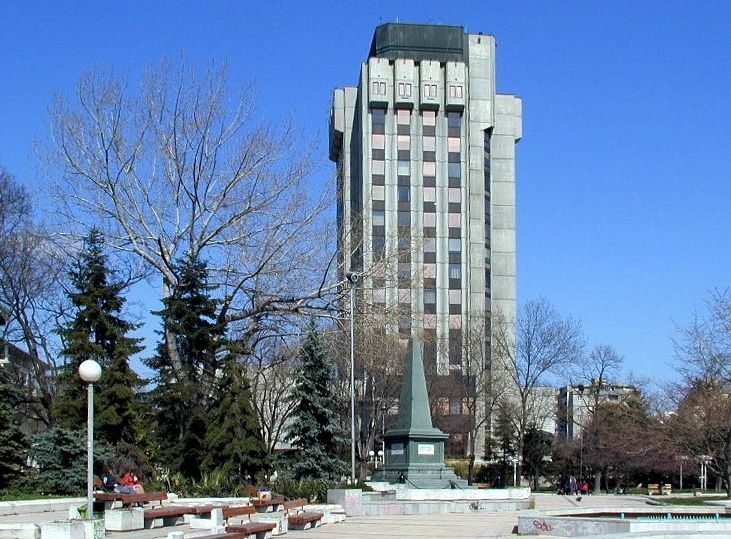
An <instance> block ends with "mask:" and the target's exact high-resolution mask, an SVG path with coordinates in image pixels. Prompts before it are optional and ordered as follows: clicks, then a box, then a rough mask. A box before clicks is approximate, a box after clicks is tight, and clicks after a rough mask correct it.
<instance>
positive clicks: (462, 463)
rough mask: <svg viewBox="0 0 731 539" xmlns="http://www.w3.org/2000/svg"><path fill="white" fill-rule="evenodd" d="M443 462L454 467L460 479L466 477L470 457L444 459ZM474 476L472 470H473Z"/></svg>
mask: <svg viewBox="0 0 731 539" xmlns="http://www.w3.org/2000/svg"><path fill="white" fill-rule="evenodd" d="M444 464H446V465H447V466H449V467H450V468H453V469H454V473H455V474H456V475H457V477H459V478H460V479H467V477H468V475H469V469H470V459H454V458H453V459H444ZM473 476H474V470H473Z"/></svg>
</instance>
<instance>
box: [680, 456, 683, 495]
mask: <svg viewBox="0 0 731 539" xmlns="http://www.w3.org/2000/svg"><path fill="white" fill-rule="evenodd" d="M680 490H683V459H680Z"/></svg>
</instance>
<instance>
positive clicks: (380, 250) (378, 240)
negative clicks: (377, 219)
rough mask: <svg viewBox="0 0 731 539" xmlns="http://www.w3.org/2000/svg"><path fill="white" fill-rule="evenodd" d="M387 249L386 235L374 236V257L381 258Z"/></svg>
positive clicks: (375, 258)
mask: <svg viewBox="0 0 731 539" xmlns="http://www.w3.org/2000/svg"><path fill="white" fill-rule="evenodd" d="M385 251H386V238H385V237H384V236H373V258H374V260H381V259H382V258H383V255H384V252H385Z"/></svg>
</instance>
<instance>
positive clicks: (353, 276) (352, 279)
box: [345, 271, 359, 483]
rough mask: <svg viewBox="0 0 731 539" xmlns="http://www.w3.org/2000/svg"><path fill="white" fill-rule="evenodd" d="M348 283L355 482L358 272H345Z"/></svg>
mask: <svg viewBox="0 0 731 539" xmlns="http://www.w3.org/2000/svg"><path fill="white" fill-rule="evenodd" d="M345 276H346V277H347V279H348V282H349V283H350V480H351V482H353V483H355V320H354V318H355V285H356V284H358V278H359V276H358V274H357V273H353V272H352V271H349V272H348V273H346V274H345Z"/></svg>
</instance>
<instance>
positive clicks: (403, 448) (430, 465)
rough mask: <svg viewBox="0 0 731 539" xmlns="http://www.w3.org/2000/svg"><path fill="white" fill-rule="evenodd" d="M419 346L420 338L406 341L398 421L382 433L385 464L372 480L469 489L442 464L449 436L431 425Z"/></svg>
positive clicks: (429, 486)
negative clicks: (407, 342)
mask: <svg viewBox="0 0 731 539" xmlns="http://www.w3.org/2000/svg"><path fill="white" fill-rule="evenodd" d="M422 348H423V344H422V342H421V341H420V340H418V339H413V340H411V341H409V349H408V352H407V354H408V356H407V363H406V369H405V371H404V374H403V377H402V382H401V394H400V397H399V412H398V421H397V423H396V427H395V428H394V429H391V430H388V431H386V433H385V435H384V446H385V457H386V458H385V460H386V464H385V465H384V466H383V467H382V468H379V469H378V470H376V472H375V473H374V474H373V479H372V480H373V481H374V482H388V483H403V484H405V485H407V486H408V487H411V488H432V489H436V488H468V487H467V481H465V480H463V479H459V478H458V477H457V476H456V475H455V473H454V470H452V468H449V467H447V466H445V465H444V441H445V440H446V439H447V438H448V437H449V436H448V435H447V434H445V433H443V432H442V431H441V430H439V429H437V428H435V427H434V426H433V425H432V420H431V411H430V409H429V395H428V394H427V390H426V377H425V376H424V363H423V361H422Z"/></svg>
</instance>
